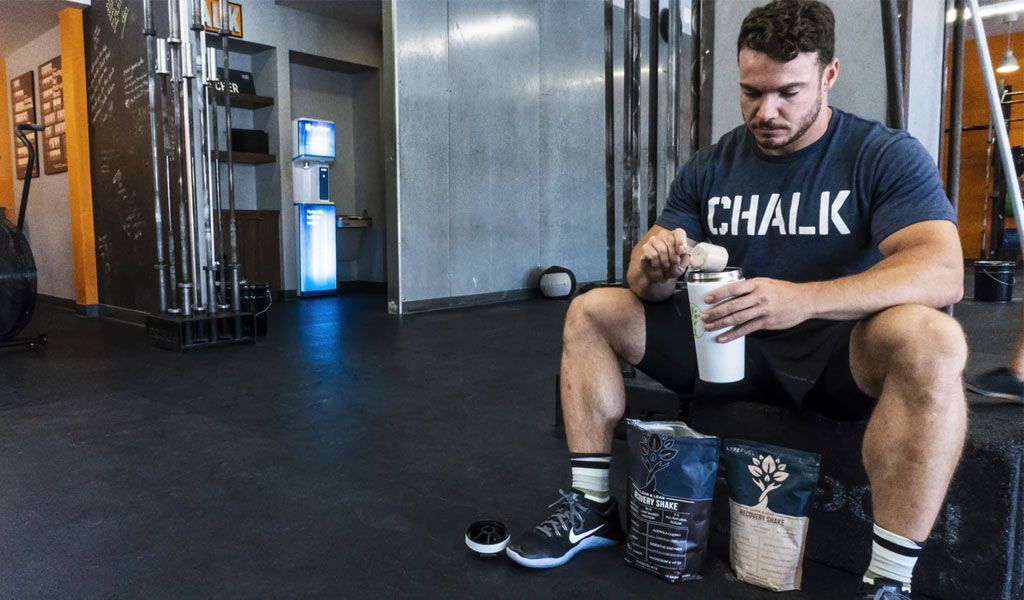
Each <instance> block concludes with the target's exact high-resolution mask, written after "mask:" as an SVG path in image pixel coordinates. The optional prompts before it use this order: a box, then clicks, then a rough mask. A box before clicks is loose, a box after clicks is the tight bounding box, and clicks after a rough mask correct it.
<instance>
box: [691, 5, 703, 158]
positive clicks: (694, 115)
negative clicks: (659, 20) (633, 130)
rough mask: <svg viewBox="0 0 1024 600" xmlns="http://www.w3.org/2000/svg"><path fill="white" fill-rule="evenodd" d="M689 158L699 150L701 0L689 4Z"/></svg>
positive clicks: (701, 58)
mask: <svg viewBox="0 0 1024 600" xmlns="http://www.w3.org/2000/svg"><path fill="white" fill-rule="evenodd" d="M690 6H691V8H690V32H691V38H690V62H691V64H690V156H693V153H694V152H696V151H697V149H698V148H700V137H701V131H700V122H701V112H700V108H701V101H700V99H701V93H700V82H701V77H702V72H701V62H702V60H703V56H702V54H701V50H702V49H701V37H702V36H703V33H704V32H703V30H702V29H701V22H702V19H703V15H702V12H703V9H704V7H703V0H693V1H692V3H691V4H690Z"/></svg>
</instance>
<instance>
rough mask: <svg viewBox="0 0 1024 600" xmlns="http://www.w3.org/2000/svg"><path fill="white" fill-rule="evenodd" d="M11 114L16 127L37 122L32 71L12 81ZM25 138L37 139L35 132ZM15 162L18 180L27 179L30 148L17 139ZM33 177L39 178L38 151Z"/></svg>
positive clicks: (15, 141)
mask: <svg viewBox="0 0 1024 600" xmlns="http://www.w3.org/2000/svg"><path fill="white" fill-rule="evenodd" d="M11 112H12V113H13V116H14V125H15V126H17V125H19V124H21V123H35V122H36V88H35V79H34V77H33V73H32V71H29V72H27V73H22V74H21V75H18V76H17V77H15V78H14V79H12V80H11ZM12 133H13V132H12ZM25 137H28V138H29V139H30V140H32V139H33V138H34V137H35V132H34V131H33V132H29V133H26V134H25ZM14 161H15V164H16V165H17V167H18V168H17V176H18V179H25V170H26V169H27V168H28V148H26V147H25V145H24V144H22V143H21V142H20V141H18V139H17V138H15V140H14ZM32 177H39V157H38V149H37V158H36V164H35V166H34V167H33V169H32Z"/></svg>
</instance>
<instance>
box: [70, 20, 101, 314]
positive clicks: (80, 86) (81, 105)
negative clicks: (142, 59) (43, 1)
mask: <svg viewBox="0 0 1024 600" xmlns="http://www.w3.org/2000/svg"><path fill="white" fill-rule="evenodd" d="M60 54H61V70H62V71H63V76H64V122H65V124H66V132H67V134H66V137H67V150H68V196H69V198H70V201H71V251H72V255H73V259H74V267H75V302H76V303H77V304H78V305H79V306H95V305H97V304H99V292H98V288H97V284H96V233H95V231H94V229H93V221H92V175H91V173H90V171H89V109H88V105H87V104H86V93H85V89H86V88H85V34H84V26H83V23H82V11H81V10H79V9H77V8H65V9H64V10H62V11H60Z"/></svg>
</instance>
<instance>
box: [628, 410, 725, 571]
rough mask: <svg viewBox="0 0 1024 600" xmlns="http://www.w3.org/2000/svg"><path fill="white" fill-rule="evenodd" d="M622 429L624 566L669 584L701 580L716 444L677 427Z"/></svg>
mask: <svg viewBox="0 0 1024 600" xmlns="http://www.w3.org/2000/svg"><path fill="white" fill-rule="evenodd" d="M626 423H627V430H626V441H627V444H628V446H629V471H628V473H629V535H628V536H627V538H626V564H628V565H631V566H634V567H636V568H638V569H640V570H643V571H647V572H648V573H652V574H654V575H657V576H659V577H662V578H664V579H667V580H668V581H671V582H673V583H674V582H677V581H686V580H687V579H700V569H701V566H702V565H703V564H704V555H705V553H706V551H707V540H708V526H709V524H710V516H711V497H712V495H713V494H714V492H715V475H716V473H717V472H718V438H717V437H714V436H708V435H703V434H700V433H697V432H696V431H694V430H692V429H690V428H689V427H688V426H687V425H686V423H683V422H680V421H636V420H633V419H628V420H627V421H626Z"/></svg>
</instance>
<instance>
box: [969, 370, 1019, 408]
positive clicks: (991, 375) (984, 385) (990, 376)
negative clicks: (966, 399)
mask: <svg viewBox="0 0 1024 600" xmlns="http://www.w3.org/2000/svg"><path fill="white" fill-rule="evenodd" d="M967 389H969V390H971V391H972V392H974V393H975V394H981V395H982V396H988V397H989V398H1003V399H1004V400H1017V401H1024V381H1021V380H1019V379H1017V378H1016V377H1014V376H1013V373H1011V372H1010V370H1009V369H1007V368H1006V367H1001V368H998V369H994V370H992V371H988V372H986V373H982V374H981V375H978V376H977V377H972V378H970V379H968V380H967Z"/></svg>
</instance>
